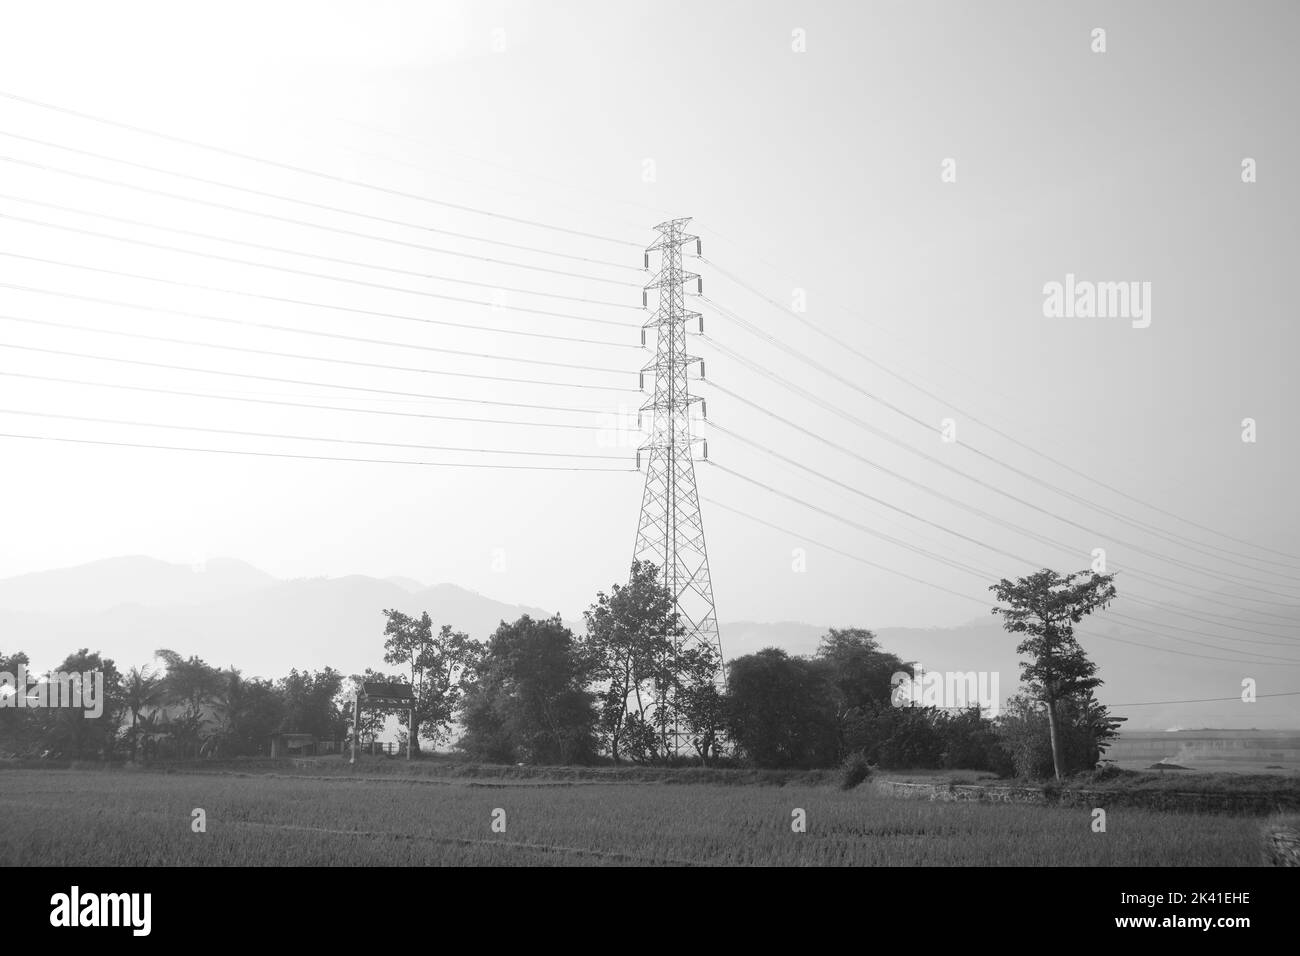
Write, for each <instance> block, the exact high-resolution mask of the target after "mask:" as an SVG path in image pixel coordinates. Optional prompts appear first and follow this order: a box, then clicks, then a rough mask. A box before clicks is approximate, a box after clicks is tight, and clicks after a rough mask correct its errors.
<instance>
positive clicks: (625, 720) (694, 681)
mask: <svg viewBox="0 0 1300 956" xmlns="http://www.w3.org/2000/svg"><path fill="white" fill-rule="evenodd" d="M583 617H584V618H585V619H586V622H587V639H586V641H585V643H584V647H585V650H586V653H587V655H588V658H589V661H590V664H591V676H592V680H593V682H594V683H595V685H596V688H597V698H598V707H599V723H598V728H599V732H600V738H601V743H602V745H603V746H604V747H605V749H606V750H608V751H609V754H610V756H611V757H612V758H613V760H614V762H615V763H619V762H620V761H621V759H622V758H623V757H624V756H627V757H630V758H631V759H632V760H635V761H638V762H643V761H655V760H666V759H667V758H668V757H670V756H672V754H673V751H674V745H675V742H676V741H675V739H674V737H675V735H676V734H677V733H680V732H683V731H684V732H686V733H687V734H688V735H689V736H690V737H691V741H692V744H693V745H694V747H695V750H696V753H698V754H699V756H700V759H701V760H702V761H704V762H705V763H707V762H708V761H709V759H710V758H711V757H712V756H713V754H714V753H715V751H716V749H717V744H718V738H719V735H720V732H721V716H722V713H721V697H720V695H719V693H718V690H717V687H716V686H715V685H716V681H717V676H718V668H719V666H720V661H719V660H718V656H717V654H716V652H715V651H714V650H713V649H712V648H709V647H706V646H704V645H702V644H699V643H697V642H694V641H690V640H684V638H685V634H686V629H685V628H684V627H683V626H682V624H681V621H680V618H679V616H678V613H677V604H676V601H675V600H674V599H673V595H672V594H671V592H670V591H669V590H668V588H666V587H665V586H664V584H663V582H662V581H661V580H660V577H659V569H658V568H657V567H655V565H654V564H653V563H651V562H649V561H633V562H632V572H631V575H630V576H629V578H628V582H627V584H624V585H619V584H615V585H614V586H613V587H612V588H611V589H610V592H609V593H608V594H606V593H605V592H603V591H601V592H599V593H598V594H597V595H596V601H595V603H594V604H592V605H591V607H590V608H589V609H588V610H586V611H584V612H583Z"/></svg>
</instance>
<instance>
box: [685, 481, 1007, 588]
mask: <svg viewBox="0 0 1300 956" xmlns="http://www.w3.org/2000/svg"><path fill="white" fill-rule="evenodd" d="M703 500H704V501H706V502H708V504H709V505H710V506H711V507H714V508H721V509H722V510H723V511H730V512H731V513H732V514H737V515H740V516H741V517H742V518H747V519H748V520H750V521H753V522H756V523H758V524H761V525H765V526H767V527H769V528H771V529H772V530H773V531H780V532H781V533H782V534H788V535H790V536H791V537H792V538H795V539H797V540H801V541H808V542H809V543H811V544H815V545H817V547H819V548H825V549H826V550H827V551H833V552H835V553H836V554H839V555H842V556H844V557H846V558H850V559H852V560H854V561H857V562H859V563H861V564H866V565H869V566H870V567H873V568H876V569H877V570H880V571H885V572H888V573H889V574H894V575H897V576H898V577H901V578H907V580H909V581H915V582H916V583H917V584H923V585H925V586H926V587H929V588H934V589H935V590H936V591H943V592H945V593H947V594H951V595H953V596H954V597H959V598H961V599H962V600H964V601H974V602H975V603H976V604H978V605H980V606H981V607H988V604H987V602H985V601H981V600H980V599H979V598H975V597H971V596H970V595H969V594H962V593H961V592H960V591H954V590H952V589H951V588H946V587H944V586H943V585H942V584H935V583H934V582H933V581H926V580H925V579H923V578H918V577H913V576H912V575H910V574H907V573H906V572H903V571H899V570H898V569H897V568H891V567H889V566H888V565H885V564H877V563H876V562H875V561H869V560H867V559H866V558H863V557H859V556H858V555H856V554H850V553H849V552H848V551H842V550H840V549H839V548H835V547H832V546H831V545H828V544H823V543H821V542H819V541H814V540H813V539H812V538H809V537H808V536H807V535H804V534H799V533H796V532H793V531H790V530H789V529H787V528H782V527H781V526H780V525H776V524H773V523H772V522H770V521H767V520H765V519H763V518H758V517H755V516H754V515H752V514H749V513H748V512H745V511H741V510H740V509H739V508H733V507H731V506H730V505H724V504H723V503H722V502H721V501H715V500H714V499H712V498H704V499H703Z"/></svg>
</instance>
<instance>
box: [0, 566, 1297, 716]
mask: <svg viewBox="0 0 1300 956" xmlns="http://www.w3.org/2000/svg"><path fill="white" fill-rule="evenodd" d="M385 608H397V609H399V610H403V611H406V612H407V613H419V612H421V611H424V610H427V611H429V613H430V614H431V615H432V617H433V618H434V621H435V622H436V623H437V624H440V625H441V624H451V625H452V626H454V627H456V628H458V629H460V630H464V631H467V632H468V633H469V634H470V635H471V636H472V637H475V638H478V639H483V638H486V637H487V636H488V635H489V634H490V633H491V632H492V631H493V630H494V629H495V628H496V626H497V625H498V624H499V623H500V622H501V621H502V620H507V621H509V620H514V619H515V618H517V617H519V616H520V615H521V614H525V613H527V614H531V615H534V616H548V615H550V614H553V613H555V609H541V608H535V607H526V606H522V605H517V604H510V603H508V602H505V601H500V600H496V599H493V598H490V597H486V596H484V595H481V594H477V593H475V592H473V591H468V590H466V589H464V588H460V587H457V586H455V585H453V584H438V585H434V586H432V587H425V586H423V585H421V584H420V583H419V582H418V581H414V580H412V579H409V578H400V577H395V578H385V579H379V578H372V577H366V576H364V575H351V576H347V577H342V578H314V579H302V580H291V581H285V580H279V579H277V578H274V577H272V576H271V575H268V574H265V573H264V572H262V571H259V570H257V569H256V568H254V567H252V566H250V565H248V564H245V563H243V562H241V561H235V560H232V559H221V560H214V561H209V562H207V564H206V565H204V566H203V567H202V568H198V569H196V568H191V567H189V566H187V565H178V564H168V563H166V562H162V561H156V560H153V559H150V558H140V557H129V558H113V559H109V560H106V561H97V562H94V563H92V564H86V565H81V566H79V567H74V568H65V569H61V570H56V571H45V572H41V573H38V574H26V575H22V576H20V577H16V578H9V579H5V580H0V651H4V652H6V653H12V652H13V651H16V650H23V651H26V652H27V653H28V655H29V656H30V657H31V658H32V661H33V663H34V664H35V665H37V666H40V667H49V666H54V665H57V664H58V663H59V662H60V661H61V660H62V659H63V658H64V657H65V656H67V654H69V653H70V652H72V651H73V650H75V649H77V648H79V647H88V648H90V649H92V650H100V651H102V652H103V653H104V654H105V655H106V656H108V657H111V658H113V659H114V660H115V661H116V662H117V663H118V665H119V667H122V668H126V667H129V666H131V665H135V664H145V663H148V662H150V661H151V660H152V658H153V656H154V652H155V651H156V650H157V649H158V648H160V647H169V648H172V649H173V650H176V651H178V652H179V653H182V654H187V655H188V654H198V655H199V656H200V657H203V658H204V659H205V660H207V661H208V662H210V663H212V664H217V665H221V666H230V665H234V666H237V667H239V668H240V669H241V670H243V671H244V672H245V673H246V674H249V675H261V676H266V677H274V676H279V675H282V674H284V673H287V672H288V671H289V669H290V668H294V667H296V668H298V669H300V670H301V669H304V668H308V669H316V668H321V667H325V666H327V665H328V666H331V667H335V668H337V669H339V670H342V671H344V672H346V673H353V672H356V671H360V670H361V669H363V668H365V667H377V668H379V667H383V629H384V617H383V613H382V612H383V610H384V609H385ZM1124 613H1126V614H1127V615H1128V616H1130V617H1131V618H1133V619H1134V620H1136V621H1138V622H1140V623H1139V625H1138V626H1139V627H1143V628H1145V627H1155V628H1162V629H1168V628H1169V627H1170V625H1172V624H1174V622H1175V620H1176V621H1177V626H1179V627H1185V628H1188V629H1192V630H1198V631H1203V632H1205V633H1206V635H1207V636H1205V637H1201V638H1196V637H1192V638H1191V639H1192V640H1194V641H1200V642H1201V643H1200V644H1186V643H1179V642H1174V641H1172V640H1171V639H1170V638H1167V637H1160V636H1156V635H1154V634H1150V633H1147V632H1145V631H1141V630H1136V629H1134V628H1130V627H1127V626H1126V625H1125V624H1124V623H1122V622H1119V621H1116V620H1115V619H1114V618H1110V619H1107V616H1106V614H1105V612H1101V613H1100V614H1098V615H1097V616H1096V617H1094V618H1091V619H1089V620H1087V621H1085V622H1084V623H1083V624H1082V625H1080V627H1079V631H1078V633H1079V637H1080V640H1081V641H1082V642H1083V644H1084V646H1085V647H1086V648H1087V649H1088V651H1089V653H1090V654H1091V655H1092V656H1093V658H1094V660H1096V661H1097V663H1098V665H1099V667H1100V674H1101V676H1102V678H1103V679H1104V680H1105V681H1106V684H1105V686H1104V688H1103V689H1102V695H1101V696H1102V699H1103V700H1104V701H1106V702H1107V703H1111V704H1114V705H1121V704H1123V705H1129V704H1140V705H1142V706H1136V707H1129V706H1124V707H1119V708H1118V709H1117V711H1116V712H1117V713H1120V714H1123V715H1126V716H1128V717H1130V718H1131V719H1130V723H1129V726H1130V727H1133V728H1144V729H1145V728H1150V729H1159V730H1163V729H1166V728H1169V727H1174V726H1181V727H1207V726H1210V727H1221V728H1249V727H1259V728H1269V727H1272V728H1291V727H1296V726H1300V697H1296V696H1290V697H1268V696H1267V695H1269V694H1278V693H1284V692H1288V691H1294V690H1296V689H1298V688H1297V685H1296V681H1297V680H1300V678H1297V677H1295V676H1291V672H1290V670H1289V669H1287V668H1281V667H1278V666H1276V663H1277V662H1276V661H1269V660H1268V659H1266V658H1262V659H1260V658H1258V655H1262V654H1265V652H1272V653H1273V655H1274V656H1287V655H1286V650H1287V649H1286V648H1285V647H1283V648H1281V649H1280V650H1279V648H1277V647H1273V646H1268V645H1256V644H1239V643H1237V642H1239V641H1241V640H1242V639H1243V637H1244V635H1242V634H1240V633H1233V632H1224V636H1220V637H1218V639H1217V640H1216V636H1217V635H1219V633H1220V632H1219V631H1218V630H1217V629H1216V628H1215V627H1214V625H1212V624H1208V623H1205V624H1198V623H1197V622H1196V621H1195V620H1188V619H1186V618H1182V617H1179V618H1176V619H1173V618H1169V617H1167V616H1161V614H1160V613H1159V612H1156V611H1153V610H1152V611H1145V612H1144V611H1142V609H1140V608H1134V607H1126V608H1125V609H1124ZM1195 613H1198V614H1200V613H1206V614H1211V613H1213V612H1212V610H1209V611H1201V610H1199V609H1198V610H1197V611H1196V612H1195ZM566 620H567V621H568V623H569V625H570V626H571V627H574V628H575V629H580V628H581V621H580V618H579V617H578V615H576V614H573V615H568V616H566ZM871 623H872V622H868V621H863V622H861V624H862V625H864V626H870V624H871ZM836 626H841V627H842V626H848V622H838V623H837V625H836ZM1274 628H1275V629H1276V630H1278V632H1279V633H1278V634H1277V635H1276V636H1275V639H1281V638H1285V637H1286V636H1287V635H1288V634H1291V635H1293V634H1295V633H1296V632H1297V630H1300V628H1298V627H1289V630H1288V625H1285V624H1283V623H1279V624H1276V625H1274ZM721 630H722V641H723V649H724V651H725V652H726V655H727V656H728V657H729V658H732V657H738V656H740V655H743V654H749V653H753V652H754V651H757V650H760V649H761V648H764V647H781V648H784V649H785V650H786V651H788V652H790V653H792V654H811V653H813V652H814V651H815V650H816V648H817V643H818V641H819V640H820V639H821V636H822V635H823V634H824V633H825V632H826V630H827V628H826V627H824V626H821V625H812V624H806V623H799V622H781V623H761V622H753V621H738V622H732V623H724V624H723V625H722V628H721ZM873 630H875V632H876V634H877V636H878V637H879V638H880V641H881V644H882V645H883V646H884V648H885V649H886V650H889V651H892V652H893V653H895V654H897V655H899V656H900V657H901V658H903V659H904V660H905V661H909V662H916V663H919V664H920V665H921V666H922V667H924V668H925V669H926V670H930V671H961V672H966V671H989V672H995V673H997V674H998V685H999V686H998V690H999V693H1000V696H1002V697H1004V698H1005V697H1006V696H1008V695H1009V694H1011V693H1014V692H1015V689H1016V686H1017V684H1018V683H1019V666H1018V663H1017V655H1016V653H1015V645H1016V641H1015V639H1014V638H1013V637H1012V636H1011V635H1009V634H1007V633H1006V632H1005V631H1003V630H1002V628H1001V627H1000V626H999V624H998V622H997V620H996V619H994V618H992V617H991V616H990V617H988V618H983V619H977V620H973V621H971V622H969V623H967V624H964V625H961V626H959V627H949V628H892V627H878V628H873ZM1167 633H1169V634H1177V635H1180V636H1181V634H1182V633H1183V632H1181V631H1175V630H1167ZM1270 633H1271V632H1270ZM1135 645H1147V646H1146V647H1142V646H1135ZM1225 647H1227V648H1231V649H1232V650H1224V648H1225ZM1156 648H1168V649H1170V650H1173V651H1177V652H1178V653H1166V652H1162V651H1161V650H1158V649H1156ZM1252 651H1253V652H1254V654H1255V655H1256V657H1252V656H1251V655H1250V653H1249V652H1252ZM1234 652H1235V653H1234ZM1198 655H1204V656H1198ZM1206 658H1219V659H1217V660H1216V659H1206ZM1223 658H1228V659H1230V660H1223ZM1238 658H1244V659H1245V661H1247V662H1240V663H1239V662H1236V661H1237V659H1238ZM1254 660H1257V662H1256V663H1249V661H1254ZM1246 678H1250V679H1253V680H1254V681H1255V682H1256V688H1257V693H1258V694H1259V695H1260V699H1259V700H1258V702H1256V703H1253V704H1244V703H1242V702H1240V700H1239V697H1240V694H1241V688H1242V683H1241V682H1242V680H1243V679H1246ZM1202 698H1213V699H1212V700H1206V701H1204V702H1201V703H1168V704H1166V703H1162V702H1164V701H1180V702H1181V701H1196V700H1200V699H1202ZM1219 698H1228V699H1226V700H1220V699H1219Z"/></svg>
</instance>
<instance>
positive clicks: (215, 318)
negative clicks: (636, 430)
mask: <svg viewBox="0 0 1300 956" xmlns="http://www.w3.org/2000/svg"><path fill="white" fill-rule="evenodd" d="M0 255H4V253H0ZM70 268H78V266H76V265H70ZM0 289H13V290H15V291H17V292H34V293H36V294H37V295H55V296H59V297H60V298H64V299H74V300H76V301H78V302H93V303H95V304H97V305H111V306H116V307H118V308H123V309H133V310H135V311H139V312H155V313H159V314H162V315H176V316H180V317H182V318H188V319H201V320H202V321H204V322H221V323H225V324H228V325H241V326H246V327H248V328H254V329H269V330H271V331H275V332H292V333H294V334H295V335H316V336H322V337H324V338H332V339H346V340H348V341H352V342H368V343H372V344H374V345H391V346H394V347H397V348H409V349H422V350H426V351H428V350H430V349H432V351H435V352H436V351H440V350H439V349H436V348H432V346H426V345H418V344H414V343H410V342H393V341H389V340H386V339H374V338H365V337H363V336H357V335H343V334H342V333H336V332H321V331H319V330H317V329H299V328H293V327H292V326H287V325H274V324H272V323H269V322H254V321H252V320H250V319H232V318H230V317H228V316H221V315H212V314H211V313H206V312H189V311H185V310H182V309H166V308H162V307H161V306H156V305H144V304H142V303H139V302H126V301H124V300H122V299H107V298H104V297H103V296H95V295H79V294H77V293H75V292H64V291H62V290H58V289H41V288H38V287H37V286H30V285H17V284H15V283H12V282H0ZM302 304H303V305H312V306H315V307H318V308H326V307H327V306H325V305H324V304H317V303H309V302H303V303H302ZM348 311H352V310H348ZM367 314H370V315H380V316H383V317H385V318H393V319H402V320H405V321H408V322H422V323H424V324H427V325H444V326H448V327H450V328H454V329H469V330H470V331H473V332H492V333H496V334H500V335H521V336H525V337H527V338H533V339H550V340H552V341H555V342H572V343H578V344H582V345H603V346H606V347H609V348H616V349H636V350H638V351H641V350H642V347H641V346H640V345H634V344H632V343H630V342H610V341H606V340H604V339H584V338H575V337H574V336H571V335H551V334H550V333H548V332H529V331H527V330H526V329H500V328H496V327H495V326H482V325H473V324H470V323H468V322H448V321H444V320H441V319H426V318H424V317H423V316H415V315H398V314H395V313H367ZM493 357H494V358H496V357H497V356H495V355H494V356H493ZM620 371H622V370H620Z"/></svg>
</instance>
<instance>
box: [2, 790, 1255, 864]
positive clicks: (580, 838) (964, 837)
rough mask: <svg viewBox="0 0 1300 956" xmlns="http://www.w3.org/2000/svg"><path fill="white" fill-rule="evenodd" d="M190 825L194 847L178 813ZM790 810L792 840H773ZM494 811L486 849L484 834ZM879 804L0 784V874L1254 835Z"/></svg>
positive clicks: (1117, 857)
mask: <svg viewBox="0 0 1300 956" xmlns="http://www.w3.org/2000/svg"><path fill="white" fill-rule="evenodd" d="M195 808H201V809H203V810H204V811H205V813H206V821H207V832H205V833H195V832H193V831H192V828H191V819H192V817H191V813H192V811H193V810H194V809H195ZM795 808H800V809H802V810H804V811H805V813H806V818H807V832H805V833H795V832H792V829H791V821H792V811H793V810H794V809H795ZM497 809H501V810H504V811H505V826H506V831H505V832H504V833H496V832H493V831H492V829H491V823H492V819H493V812H494V810H497ZM1091 822H1092V821H1091V816H1090V814H1089V813H1088V812H1086V811H1080V810H1069V809H1064V808H1060V807H1043V806H1026V805H1014V804H1003V805H996V804H995V805H989V804H961V803H930V802H928V801H913V800H895V799H890V798H888V797H885V796H882V795H880V794H878V793H877V792H875V790H874V789H873V788H872V787H871V786H870V785H869V784H868V785H864V786H862V787H859V788H858V789H857V790H853V791H848V792H845V791H841V790H839V789H838V788H836V787H834V786H832V785H826V784H815V783H804V782H792V783H787V784H785V785H783V786H782V785H758V784H755V785H743V786H736V785H718V784H708V783H673V784H670V783H663V782H626V781H623V782H604V781H601V780H553V779H544V778H531V779H530V778H521V779H511V778H497V779H493V780H486V779H485V780H473V779H465V778H436V777H420V776H411V775H392V774H390V775H387V776H384V775H372V774H365V775H348V774H339V773H329V774H314V773H311V772H303V773H293V772H289V773H235V772H171V773H161V772H154V771H137V772H131V771H124V770H76V769H70V770H6V771H4V772H0V865H47V864H67V865H77V866H116V865H148V866H154V865H182V866H187V865H201V866H207V865H212V866H221V865H268V864H271V865H274V864H279V865H343V864H352V865H356V864H361V865H366V864H385V863H391V864H397V865H420V866H440V865H592V864H607V865H646V864H677V865H737V864H740V865H793V866H804V865H833V866H835V865H854V866H912V865H919V866H981V865H1011V866H1054V865H1083V866H1131V865H1164V866H1237V865H1243V866H1249V865H1255V864H1258V863H1259V862H1260V860H1261V850H1260V847H1261V823H1260V821H1259V819H1258V818H1244V817H1227V816H1206V815H1194V814H1170V813H1157V812H1151V811H1144V810H1123V811H1120V810H1113V811H1111V812H1110V813H1109V815H1108V819H1107V832H1105V833H1094V832H1092V829H1091Z"/></svg>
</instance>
